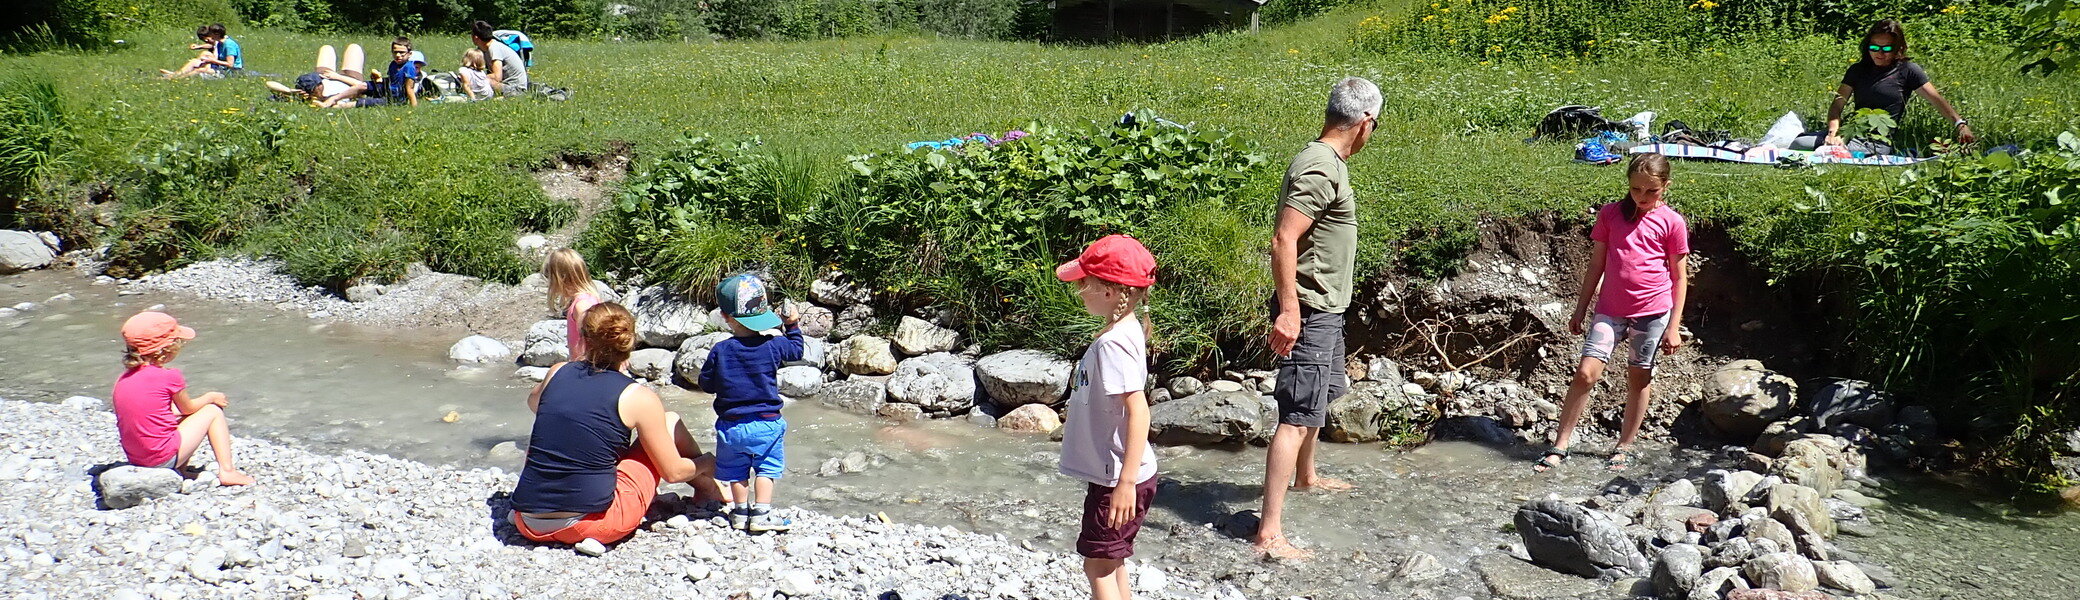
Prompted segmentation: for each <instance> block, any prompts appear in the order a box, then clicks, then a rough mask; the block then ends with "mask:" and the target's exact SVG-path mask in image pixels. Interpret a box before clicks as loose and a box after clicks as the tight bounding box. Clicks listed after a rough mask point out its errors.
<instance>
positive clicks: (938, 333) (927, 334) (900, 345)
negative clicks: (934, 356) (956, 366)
mask: <svg viewBox="0 0 2080 600" xmlns="http://www.w3.org/2000/svg"><path fill="white" fill-rule="evenodd" d="M890 341H892V342H894V343H895V345H896V349H898V350H902V351H903V353H904V354H908V355H910V356H918V355H923V354H931V353H933V352H948V351H951V350H954V349H956V348H959V347H960V343H961V334H960V332H957V331H954V330H951V329H947V328H945V327H940V326H938V325H933V324H932V322H931V321H926V320H924V319H919V318H917V317H911V316H904V317H903V319H902V320H901V321H899V322H897V323H896V335H895V337H894V338H892V339H891V340H890Z"/></svg>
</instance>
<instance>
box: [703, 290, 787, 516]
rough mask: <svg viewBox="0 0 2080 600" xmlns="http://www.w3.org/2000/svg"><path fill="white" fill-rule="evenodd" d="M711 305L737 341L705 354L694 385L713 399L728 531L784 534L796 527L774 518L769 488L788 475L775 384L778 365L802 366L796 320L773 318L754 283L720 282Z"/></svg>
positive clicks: (783, 427)
mask: <svg viewBox="0 0 2080 600" xmlns="http://www.w3.org/2000/svg"><path fill="white" fill-rule="evenodd" d="M716 297H717V298H718V299H719V303H720V304H721V305H722V307H721V309H722V312H723V315H724V316H726V317H728V318H727V319H724V320H725V321H728V322H729V328H730V331H731V332H732V333H734V334H735V337H732V338H730V339H726V340H722V341H721V342H717V343H716V344H715V347H714V348H712V349H710V350H709V351H708V362H706V363H704V364H702V365H701V373H700V378H699V381H698V382H697V383H699V384H700V386H701V389H702V390H704V391H707V392H708V393H711V394H714V395H715V456H716V458H715V465H716V466H715V478H716V479H717V480H720V481H726V482H729V488H730V498H731V503H730V506H729V509H730V510H729V519H730V525H731V526H732V527H735V528H738V529H742V530H744V531H747V532H753V533H756V532H762V531H787V530H788V529H789V528H791V527H793V525H794V524H793V522H791V521H790V520H788V519H786V518H784V517H781V516H780V515H777V514H773V512H772V508H773V484H774V482H775V481H778V480H779V479H780V476H781V475H782V473H783V472H785V471H786V470H787V446H786V438H787V419H784V418H782V417H781V416H780V407H781V406H783V405H784V404H785V402H783V401H782V400H781V398H780V384H779V380H778V379H779V374H780V367H781V365H783V364H785V363H787V362H788V361H794V360H801V359H802V330H801V328H799V327H796V326H795V321H796V319H797V318H798V315H796V314H795V311H794V309H793V308H792V307H788V308H786V309H785V310H784V311H783V312H785V313H786V314H784V315H776V314H774V313H773V311H772V310H770V309H769V308H768V303H767V296H766V284H765V282H764V281H761V280H759V278H758V276H756V275H750V274H745V275H738V276H735V277H731V278H729V279H724V280H722V284H721V286H719V287H718V289H717V290H716ZM783 329H784V330H785V331H786V333H785V334H780V331H781V330H783Z"/></svg>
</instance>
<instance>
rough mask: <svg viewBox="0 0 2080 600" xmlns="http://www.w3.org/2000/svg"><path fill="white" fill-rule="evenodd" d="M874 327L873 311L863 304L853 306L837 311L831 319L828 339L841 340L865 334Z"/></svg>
mask: <svg viewBox="0 0 2080 600" xmlns="http://www.w3.org/2000/svg"><path fill="white" fill-rule="evenodd" d="M873 326H874V309H873V308H872V307H869V306H867V305H865V304H854V305H852V306H847V307H845V309H844V310H841V311H838V314H837V315H836V316H834V317H832V323H831V328H830V338H831V339H834V340H842V339H845V338H849V337H852V336H855V335H859V334H861V333H864V332H866V330H867V328H869V327H873Z"/></svg>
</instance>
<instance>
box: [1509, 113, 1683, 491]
mask: <svg viewBox="0 0 2080 600" xmlns="http://www.w3.org/2000/svg"><path fill="white" fill-rule="evenodd" d="M1625 178H1626V182H1627V184H1628V185H1629V186H1630V188H1629V190H1628V191H1627V193H1626V195H1625V197H1624V198H1622V199H1620V200H1618V201H1617V202H1612V203H1610V204H1605V205H1603V208H1601V209H1598V210H1597V211H1596V225H1595V226H1594V227H1593V228H1591V229H1590V230H1589V237H1590V238H1593V239H1594V240H1595V244H1594V246H1593V248H1592V249H1591V250H1590V253H1589V265H1588V268H1587V269H1583V270H1582V287H1581V290H1580V292H1579V293H1578V294H1576V296H1575V303H1574V316H1573V317H1571V318H1569V319H1568V321H1567V329H1568V331H1570V332H1573V333H1575V334H1576V335H1581V334H1584V333H1586V334H1587V335H1586V336H1585V337H1584V338H1583V339H1582V362H1581V365H1580V366H1579V367H1578V368H1576V369H1575V373H1574V381H1573V382H1571V383H1569V384H1568V387H1567V399H1566V403H1565V404H1564V405H1563V407H1562V408H1561V409H1560V431H1559V432H1558V433H1557V434H1556V435H1555V436H1554V439H1553V447H1552V449H1550V450H1546V452H1545V455H1543V456H1540V457H1539V458H1538V462H1537V463H1536V464H1533V465H1532V467H1531V469H1532V470H1534V471H1538V472H1541V473H1543V472H1546V471H1548V470H1551V469H1553V468H1554V467H1558V466H1560V463H1561V461H1564V460H1567V454H1568V451H1567V449H1568V447H1569V446H1570V445H1572V444H1573V443H1574V428H1575V424H1576V423H1577V422H1578V421H1581V419H1582V413H1583V412H1584V411H1586V410H1587V409H1588V407H1589V393H1590V392H1592V391H1594V390H1595V387H1596V382H1598V381H1601V380H1602V379H1603V368H1604V365H1606V364H1608V363H1610V360H1611V352H1612V350H1613V349H1615V347H1616V346H1617V345H1618V343H1619V340H1624V345H1625V347H1626V349H1627V350H1629V351H1630V352H1631V354H1632V356H1631V358H1630V359H1628V360H1627V361H1626V366H1627V367H1628V368H1627V369H1626V371H1625V383H1626V390H1625V421H1624V424H1623V426H1621V427H1620V429H1619V432H1618V446H1617V449H1615V450H1613V451H1612V452H1611V454H1610V457H1609V458H1608V459H1606V460H1605V461H1604V465H1605V466H1606V467H1607V468H1609V469H1610V470H1613V471H1622V470H1625V469H1626V468H1627V467H1629V466H1631V464H1632V455H1631V453H1632V442H1633V440H1635V439H1637V438H1638V437H1639V428H1640V424H1641V423H1644V422H1645V421H1646V420H1647V400H1648V398H1649V397H1651V396H1652V395H1653V393H1654V392H1653V389H1652V388H1651V387H1650V386H1652V385H1653V383H1654V366H1655V364H1656V362H1657V361H1656V360H1655V358H1656V357H1657V356H1659V355H1661V354H1675V352H1676V349H1677V348H1681V347H1682V346H1683V335H1682V329H1683V303H1684V301H1685V299H1686V298H1687V297H1688V295H1689V292H1688V289H1689V285H1690V275H1689V272H1688V268H1689V255H1690V223H1689V221H1687V220H1685V219H1683V215H1681V214H1678V213H1677V212H1676V211H1675V209H1673V208H1669V206H1668V202H1667V200H1665V199H1664V198H1663V197H1662V195H1663V194H1665V193H1667V191H1668V182H1669V167H1668V158H1667V157H1664V156H1662V155H1659V154H1635V155H1632V163H1631V164H1630V165H1627V166H1626V168H1625ZM1592 297H1593V298H1595V299H1596V313H1595V318H1593V319H1589V325H1588V329H1587V330H1586V332H1585V331H1584V329H1583V325H1582V321H1583V319H1584V318H1585V317H1588V315H1589V299H1590V298H1592Z"/></svg>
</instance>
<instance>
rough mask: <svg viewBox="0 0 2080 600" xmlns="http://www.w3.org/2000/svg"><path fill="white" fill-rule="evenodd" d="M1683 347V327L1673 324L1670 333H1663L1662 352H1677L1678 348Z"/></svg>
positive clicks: (1669, 329)
mask: <svg viewBox="0 0 2080 600" xmlns="http://www.w3.org/2000/svg"><path fill="white" fill-rule="evenodd" d="M1682 347H1683V328H1682V327H1681V326H1671V327H1669V328H1668V333H1664V334H1661V353H1662V354H1675V353H1676V350H1677V349H1679V348H1682Z"/></svg>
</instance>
